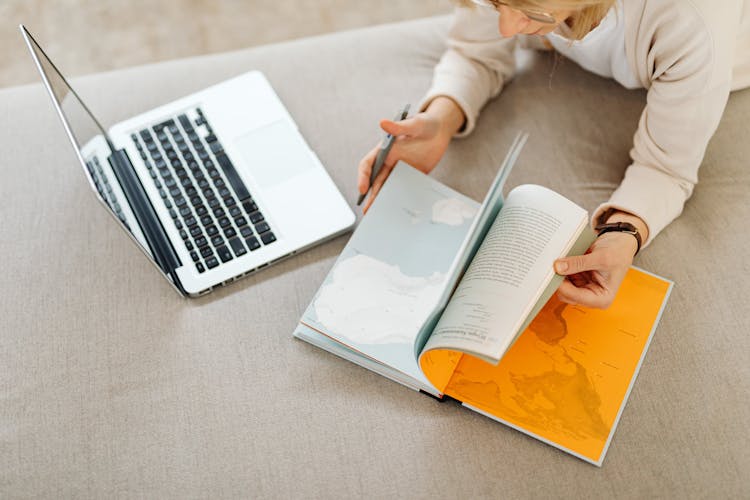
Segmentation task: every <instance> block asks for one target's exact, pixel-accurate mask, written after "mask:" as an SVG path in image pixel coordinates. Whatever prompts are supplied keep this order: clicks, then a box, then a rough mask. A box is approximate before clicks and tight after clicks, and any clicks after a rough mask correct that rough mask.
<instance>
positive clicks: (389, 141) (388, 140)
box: [357, 104, 410, 206]
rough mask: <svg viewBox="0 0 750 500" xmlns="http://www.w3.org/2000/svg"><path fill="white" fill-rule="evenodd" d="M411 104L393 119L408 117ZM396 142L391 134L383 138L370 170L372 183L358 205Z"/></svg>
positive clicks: (362, 195) (360, 198)
mask: <svg viewBox="0 0 750 500" xmlns="http://www.w3.org/2000/svg"><path fill="white" fill-rule="evenodd" d="M409 106H410V105H409V104H407V105H406V106H404V109H403V111H401V112H400V113H399V114H397V115H396V118H394V119H393V121H395V122H398V121H401V120H403V119H404V118H406V117H407V116H408V115H409ZM394 142H396V138H395V137H394V136H392V135H391V134H386V136H385V139H383V144H382V145H381V146H380V151H378V155H377V156H376V157H375V163H373V165H372V170H371V171H370V185H369V186H367V191H365V192H364V194H360V195H359V199H358V200H357V206H359V205H361V204H362V200H364V199H365V196H367V193H369V192H370V188H371V187H372V183H373V181H375V177H377V176H378V173H379V172H380V169H381V168H383V163H385V159H386V157H387V156H388V153H390V152H391V148H392V147H393V143H394Z"/></svg>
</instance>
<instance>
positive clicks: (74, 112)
mask: <svg viewBox="0 0 750 500" xmlns="http://www.w3.org/2000/svg"><path fill="white" fill-rule="evenodd" d="M21 31H22V32H23V35H24V38H25V39H26V42H27V45H28V46H29V49H31V51H32V53H33V56H34V59H35V61H36V62H37V68H38V69H39V72H40V74H41V76H42V79H43V80H44V82H45V84H46V87H47V89H48V91H49V94H50V96H51V97H52V99H53V101H54V103H55V107H56V108H57V111H58V114H59V116H60V119H61V120H62V122H63V125H64V127H65V131H66V133H67V135H68V138H69V139H70V141H71V142H72V143H73V147H74V148H75V151H76V154H77V156H78V159H79V161H80V162H81V164H82V166H83V170H84V172H85V174H86V177H87V178H88V180H89V183H90V184H91V187H92V188H94V190H95V191H96V193H97V196H98V197H99V198H100V200H101V201H102V202H103V203H104V205H105V206H106V207H107V208H108V209H109V210H110V211H111V212H112V214H113V215H114V216H115V218H116V219H118V220H119V222H120V223H121V225H122V227H123V228H124V229H125V230H126V231H128V233H130V235H131V236H133V239H134V241H135V242H136V243H137V244H138V245H139V246H140V247H141V248H142V249H143V251H144V252H145V253H146V255H147V256H148V257H149V258H151V259H152V260H153V255H152V253H151V250H150V248H149V246H148V244H147V242H146V239H145V237H144V235H143V231H142V229H141V227H140V223H139V222H138V220H137V219H136V218H135V216H134V214H133V212H132V210H131V209H130V206H129V204H128V202H127V200H126V198H125V195H124V193H123V191H122V189H121V187H120V185H119V182H118V181H117V179H116V176H115V174H114V172H113V170H112V167H111V166H110V164H109V161H108V160H109V157H110V156H111V155H112V154H113V150H112V148H113V146H112V144H111V142H110V140H109V137H108V136H107V133H106V132H105V131H104V128H103V127H102V126H101V124H100V123H99V121H98V120H97V119H96V118H95V117H94V115H93V114H92V113H91V111H90V110H89V109H88V107H86V105H85V104H84V103H83V101H82V100H81V98H80V97H79V96H78V94H76V92H75V91H74V90H73V88H72V87H71V86H70V85H69V84H68V82H67V81H66V80H65V77H63V76H62V74H61V73H60V72H59V71H58V69H57V68H56V67H55V65H54V64H53V63H52V61H50V59H49V58H48V57H47V55H46V54H45V53H44V51H43V50H42V48H41V47H40V46H39V44H38V43H37V42H36V40H34V38H33V37H32V36H31V34H30V33H29V32H28V31H27V30H26V28H25V27H23V26H22V27H21ZM157 267H158V265H157Z"/></svg>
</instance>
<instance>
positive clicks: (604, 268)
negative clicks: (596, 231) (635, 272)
mask: <svg viewBox="0 0 750 500" xmlns="http://www.w3.org/2000/svg"><path fill="white" fill-rule="evenodd" d="M637 246H638V244H637V242H636V240H635V238H634V237H633V235H631V234H626V233H617V232H609V233H605V234H603V235H601V236H599V237H598V238H597V239H596V241H594V243H593V244H592V245H591V247H590V248H589V249H588V251H587V252H586V254H585V255H576V256H573V257H566V258H563V259H558V260H556V261H555V272H557V274H561V275H563V276H566V279H565V281H563V283H562V285H560V288H558V289H557V296H558V298H559V299H560V300H561V301H563V302H566V303H568V304H580V305H582V306H586V307H595V308H599V309H606V308H607V307H609V306H610V305H611V304H612V301H613V300H614V298H615V294H616V293H617V290H618V289H619V288H620V284H622V280H623V279H624V278H625V274H626V273H627V272H628V269H629V268H630V265H631V264H632V263H633V257H634V255H635V252H636V249H637Z"/></svg>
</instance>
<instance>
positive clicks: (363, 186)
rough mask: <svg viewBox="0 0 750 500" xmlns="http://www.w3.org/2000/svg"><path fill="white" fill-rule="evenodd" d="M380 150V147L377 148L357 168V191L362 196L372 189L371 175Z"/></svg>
mask: <svg viewBox="0 0 750 500" xmlns="http://www.w3.org/2000/svg"><path fill="white" fill-rule="evenodd" d="M379 150H380V146H376V147H375V148H373V149H372V150H371V151H370V152H369V153H367V154H366V155H365V157H364V158H362V160H361V161H360V162H359V166H358V167H357V170H358V175H357V189H358V190H359V193H360V194H364V193H366V192H367V189H368V188H369V187H370V173H371V172H372V164H373V163H374V162H375V157H376V156H377V155H378V151H379Z"/></svg>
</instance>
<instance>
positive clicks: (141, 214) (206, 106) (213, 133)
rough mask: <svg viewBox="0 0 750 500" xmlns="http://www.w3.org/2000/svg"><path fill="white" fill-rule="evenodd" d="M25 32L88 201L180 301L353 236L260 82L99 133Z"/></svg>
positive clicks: (290, 124) (345, 209)
mask: <svg viewBox="0 0 750 500" xmlns="http://www.w3.org/2000/svg"><path fill="white" fill-rule="evenodd" d="M20 29H21V32H22V34H23V37H24V40H25V41H26V44H27V46H28V48H29V50H30V51H31V55H32V57H33V59H34V62H35V63H36V67H37V69H38V70H39V73H40V75H41V77H42V80H43V81H44V85H45V86H46V88H47V91H48V93H49V95H50V97H51V98H52V102H53V104H54V106H55V108H56V110H57V113H58V115H59V116H60V119H61V120H62V124H63V127H64V128H65V131H66V133H67V135H68V138H69V139H70V141H71V142H72V144H73V147H74V149H75V152H76V155H77V157H78V160H79V162H80V163H81V165H82V167H83V172H84V174H85V176H86V178H87V179H88V182H89V184H90V185H91V188H92V190H93V192H94V194H95V195H96V197H97V198H98V200H99V201H100V202H101V203H102V204H103V205H104V207H105V208H106V209H107V211H108V212H109V213H110V214H111V215H112V216H113V218H114V220H115V221H117V223H118V224H119V225H120V227H122V228H123V229H124V230H125V231H126V233H127V234H128V235H130V237H131V238H132V240H133V241H134V242H135V243H136V244H137V245H138V247H139V248H140V249H141V250H143V252H144V254H145V255H146V256H147V257H148V258H149V259H150V260H151V262H152V263H153V264H154V265H155V266H156V268H157V269H158V270H159V271H160V272H161V274H162V275H163V276H164V278H166V279H167V280H168V281H169V283H170V284H171V285H172V286H173V287H174V288H175V290H177V291H178V292H179V293H180V294H181V295H183V296H188V297H197V296H200V295H203V294H206V293H208V292H210V291H211V290H212V289H214V288H215V287H217V286H219V285H223V284H227V283H229V282H232V281H234V280H237V279H239V278H241V277H243V276H246V275H248V274H250V273H252V272H254V271H257V270H259V269H262V268H265V267H266V266H268V265H270V264H274V263H276V262H278V261H280V260H281V259H284V258H286V257H289V256H291V255H294V254H296V253H298V252H300V251H302V250H305V249H307V248H309V247H311V246H312V245H315V244H317V243H320V242H322V241H324V240H326V239H329V238H332V237H334V236H336V235H338V234H341V233H343V232H345V231H347V230H348V229H350V228H351V227H352V226H353V225H354V222H355V215H354V213H353V212H352V210H351V209H350V207H349V205H348V204H347V202H346V201H345V200H344V198H343V196H342V195H341V193H340V192H339V190H338V189H337V188H336V186H335V185H334V183H333V181H332V180H331V178H330V176H329V175H328V173H327V172H326V170H325V168H324V167H323V165H322V164H321V162H320V160H319V159H318V158H317V156H316V155H315V153H314V152H313V151H312V150H311V149H310V147H309V146H308V145H307V143H306V142H305V140H304V138H303V137H302V135H301V134H300V132H299V131H298V129H297V126H296V124H295V122H294V120H293V119H292V117H291V116H290V114H289V112H288V111H287V110H286V109H285V107H284V105H283V104H282V103H281V100H280V99H279V97H278V96H277V95H276V93H275V92H274V91H273V89H272V88H271V85H270V84H269V82H268V81H267V80H266V78H265V77H264V76H263V74H262V73H260V72H258V71H251V72H249V73H245V74H243V75H240V76H238V77H235V78H232V79H230V80H227V81H224V82H222V83H219V84H217V85H215V86H212V87H209V88H207V89H205V90H203V91H200V92H197V93H195V94H192V95H189V96H187V97H184V98H181V99H178V100H176V101H174V102H171V103H169V104H165V105H164V106H160V107H158V108H156V109H153V110H151V111H147V112H145V113H142V114H139V115H138V116H135V117H133V118H129V119H127V120H125V121H122V122H120V123H116V124H114V125H112V126H111V127H109V128H108V129H105V128H104V127H103V126H102V125H101V123H100V122H99V121H98V120H97V119H96V118H95V117H94V115H93V114H92V113H91V111H90V110H89V108H88V107H87V106H86V104H85V103H84V102H83V101H82V100H81V98H80V97H79V96H78V94H77V93H76V92H75V91H74V90H73V88H72V87H71V86H70V85H69V84H68V82H67V81H66V79H65V78H64V77H63V75H62V74H61V73H60V72H59V71H58V69H57V68H56V67H55V65H54V64H53V63H52V61H51V60H50V59H49V58H48V57H47V55H46V54H45V53H44V51H43V50H42V48H41V47H40V46H39V44H38V43H37V42H36V40H34V38H33V37H32V35H31V34H30V33H29V31H28V30H27V29H26V28H25V27H24V26H23V25H21V26H20ZM118 98H121V97H118ZM83 215H84V216H85V214H83Z"/></svg>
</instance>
